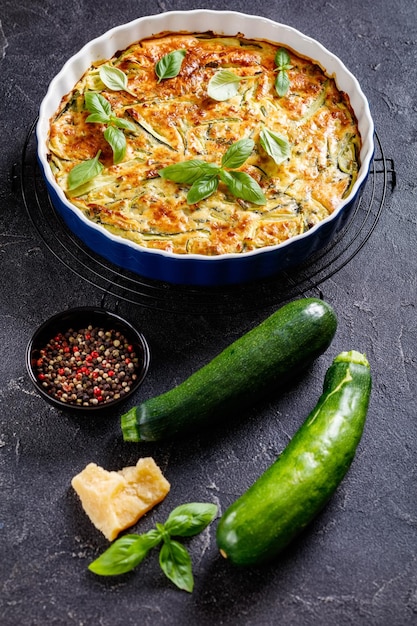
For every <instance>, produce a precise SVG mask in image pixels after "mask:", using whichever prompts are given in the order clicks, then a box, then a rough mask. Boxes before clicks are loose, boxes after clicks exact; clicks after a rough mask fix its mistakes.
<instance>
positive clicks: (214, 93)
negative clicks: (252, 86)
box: [207, 70, 242, 102]
mask: <svg viewBox="0 0 417 626" xmlns="http://www.w3.org/2000/svg"><path fill="white" fill-rule="evenodd" d="M241 80H242V79H241V77H240V76H238V75H237V74H235V73H234V72H231V71H230V70H219V71H218V72H216V73H215V74H214V76H212V77H211V78H210V80H209V82H208V85H207V93H208V95H209V97H210V98H213V100H218V101H219V102H222V101H224V100H229V98H233V96H235V95H236V94H237V92H238V89H239V83H240V81H241Z"/></svg>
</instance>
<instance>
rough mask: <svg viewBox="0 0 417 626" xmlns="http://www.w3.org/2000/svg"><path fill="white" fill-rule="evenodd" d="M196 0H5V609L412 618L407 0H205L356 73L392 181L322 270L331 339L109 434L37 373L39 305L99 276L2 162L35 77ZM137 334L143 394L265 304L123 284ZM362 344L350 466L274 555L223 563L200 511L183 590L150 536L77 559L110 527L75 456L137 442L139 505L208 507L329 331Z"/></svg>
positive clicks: (1, 331) (267, 621)
mask: <svg viewBox="0 0 417 626" xmlns="http://www.w3.org/2000/svg"><path fill="white" fill-rule="evenodd" d="M200 6H201V4H200V3H199V2H193V1H192V0H189V1H187V2H184V1H182V2H174V1H173V2H168V1H167V2H150V1H147V2H134V1H131V0H125V2H123V3H114V2H108V1H107V0H102V1H101V2H100V3H99V2H87V1H86V0H78V1H75V2H73V3H67V2H61V3H59V2H58V3H57V2H56V1H54V2H52V1H51V0H42V1H39V0H35V1H32V0H31V1H29V0H22V1H21V2H18V3H17V2H11V1H9V0H3V2H2V5H1V7H2V8H1V11H0V20H1V24H0V26H1V29H0V76H1V80H0V108H1V126H2V146H1V150H0V224H1V226H0V259H1V275H0V281H1V282H0V284H1V300H0V351H1V359H0V406H1V411H0V623H1V624H2V626H27V625H34V626H35V625H36V626H38V625H39V626H44V625H50V624H51V625H52V624H53V625H61V624H62V625H66V624H68V625H74V626H82V625H100V626H115V625H119V624H120V625H124V626H127V625H133V624H156V625H159V624H175V625H176V624H199V625H200V626H204V625H208V624H225V625H226V624H227V625H229V624H230V625H234V624H239V625H244V626H249V625H250V626H252V625H253V626H258V625H259V626H269V625H271V624H285V625H297V626H307V625H313V624H314V625H315V624H320V625H325V626H327V625H334V624H336V625H338V626H343V625H345V624H366V625H368V624H369V625H378V626H385V625H386V626H403V625H406V624H411V623H416V622H417V576H416V564H417V563H416V559H417V555H416V530H417V510H416V478H417V477H416V452H417V451H416V448H417V425H416V424H417V415H416V391H417V389H416V342H417V329H416V308H415V305H416V266H417V263H416V243H417V236H416V222H417V218H416V165H417V159H416V154H415V153H416V141H417V124H416V102H417V98H416V95H417V94H416V82H417V81H416V79H417V73H416V61H417V47H416V44H417V3H416V1H415V0H394V1H391V2H389V1H388V0H383V1H381V2H375V1H373V0H350V1H349V2H344V1H342V0H331V1H330V0H329V1H325V0H310V2H306V3H304V2H302V1H301V0H291V1H289V0H283V1H282V2H278V1H271V2H268V3H261V2H256V1H255V2H248V1H246V2H245V1H244V0H240V1H239V0H237V1H236V2H234V3H227V2H215V1H214V2H211V3H210V8H213V9H216V8H217V9H225V8H228V9H234V10H238V11H243V12H249V13H256V14H261V15H264V16H266V17H269V18H272V19H274V20H276V21H280V22H283V23H287V24H289V25H291V26H294V27H296V28H298V29H299V30H301V31H303V32H304V33H306V34H307V35H310V36H312V37H314V38H315V39H318V40H319V41H320V42H321V43H323V44H324V45H325V46H326V47H327V48H329V49H330V50H331V51H332V52H334V53H335V54H336V55H338V56H340V57H341V59H342V60H343V61H344V63H345V64H346V65H347V66H348V67H349V69H350V70H351V71H352V72H353V73H354V74H355V75H356V76H357V78H358V79H359V81H360V83H361V85H362V88H363V89H364V91H365V93H366V95H367V97H368V99H369V101H370V105H371V109H372V113H373V116H374V119H375V124H376V129H377V131H378V135H379V137H380V139H381V141H382V144H383V148H384V150H385V154H386V156H388V157H391V158H393V159H394V162H395V169H396V172H397V177H398V182H397V187H396V189H395V191H394V192H393V193H392V194H391V193H389V194H388V196H387V200H386V203H385V208H384V211H383V213H382V216H381V219H380V221H379V222H378V225H377V228H376V230H375V232H374V233H373V235H372V237H371V239H370V240H369V242H368V243H367V245H366V246H365V248H364V249H363V250H362V251H361V252H360V253H359V254H358V255H357V256H356V257H355V258H354V259H353V260H352V261H351V262H350V263H349V264H348V265H347V266H346V267H345V268H343V269H342V270H340V271H339V272H338V273H337V274H335V275H334V276H333V277H332V278H330V279H328V280H327V281H326V282H325V283H324V284H323V285H322V291H323V295H324V297H325V299H326V300H327V301H329V302H330V303H331V304H332V305H333V306H334V308H335V310H336V312H337V315H338V318H339V328H338V331H337V334H336V337H335V340H334V342H333V344H332V346H331V348H330V349H329V351H328V352H327V353H326V355H324V356H323V357H321V358H320V359H319V360H318V361H317V362H316V363H315V364H314V366H312V367H311V368H310V369H309V371H308V372H307V373H306V374H305V376H303V377H301V379H300V380H298V381H297V382H295V383H294V384H293V385H292V386H291V387H290V388H289V389H288V390H287V391H286V393H285V394H280V395H278V396H277V397H274V398H271V399H269V400H268V401H266V402H264V403H262V404H260V405H259V404H258V405H253V406H249V407H247V410H246V411H245V412H244V414H242V420H241V422H240V423H239V424H236V423H234V424H228V425H227V424H224V425H222V426H220V427H217V428H214V429H213V430H212V432H211V433H204V434H199V435H198V436H196V437H194V438H192V439H191V440H190V439H185V440H183V441H179V442H175V443H171V442H170V443H168V444H166V443H164V444H155V445H151V444H146V445H143V446H141V447H139V446H138V447H137V446H135V445H131V444H130V445H127V444H124V443H123V442H122V441H121V438H120V434H119V429H118V420H117V419H113V420H107V421H100V422H95V423H93V422H89V421H87V420H82V419H75V418H72V417H69V416H68V415H65V414H62V413H60V412H59V411H57V410H56V409H54V408H52V407H50V406H49V405H47V404H46V403H45V402H44V401H43V400H42V399H41V398H40V397H39V396H38V395H37V394H36V393H35V391H34V389H33V388H32V386H31V383H30V380H29V379H28V376H27V374H26V371H25V365H24V352H25V347H26V344H27V342H28V340H29V338H30V336H31V333H32V332H33V331H34V330H35V329H36V327H37V326H38V325H39V324H40V323H41V322H43V321H44V320H45V319H46V318H47V317H49V316H50V315H52V314H53V313H55V312H57V311H59V310H62V309H65V308H68V307H70V306H75V305H81V304H97V303H98V302H99V301H100V298H101V292H100V290H99V289H96V288H95V287H92V286H91V285H88V284H87V283H86V282H85V281H83V280H81V279H80V278H78V277H77V276H76V275H75V274H74V273H73V272H71V271H70V270H68V269H66V268H65V267H64V266H63V265H62V264H61V263H59V262H58V261H57V260H56V259H55V258H54V257H53V255H51V254H50V252H49V251H48V250H47V249H46V248H45V246H44V245H43V242H42V241H41V239H40V238H39V236H38V234H37V233H36V232H35V231H34V229H33V227H32V226H31V224H30V221H29V219H28V217H27V214H26V212H25V209H24V205H23V202H22V198H21V196H20V194H19V192H18V191H16V190H15V191H13V190H12V174H11V172H12V166H13V164H14V163H15V162H19V161H20V157H21V153H22V147H23V144H24V140H25V138H26V136H27V133H28V130H29V128H30V125H31V123H32V122H33V120H34V119H35V118H36V116H37V112H38V107H39V104H40V102H41V100H42V98H43V97H44V95H45V92H46V89H47V86H48V83H49V80H50V79H51V77H52V76H53V75H54V74H55V73H56V72H57V71H58V70H59V69H60V68H61V66H62V65H63V63H64V61H65V60H66V59H67V58H68V57H69V56H71V55H72V54H73V53H75V52H76V51H77V50H78V49H79V48H80V47H81V46H82V45H83V44H84V43H86V42H87V41H88V40H89V39H91V38H93V37H95V36H98V35H100V34H102V33H103V32H104V31H106V30H108V29H109V28H110V27H112V26H115V25H117V24H121V23H124V22H127V21H130V20H131V19H134V18H136V17H139V16H141V15H145V14H152V13H159V12H162V11H165V10H171V9H190V8H200ZM120 312H121V313H123V314H125V315H126V316H128V317H129V318H130V319H131V320H132V321H134V322H135V323H136V324H137V325H138V326H139V327H140V328H141V329H142V331H143V332H144V333H145V334H146V336H147V338H148V340H149V343H150V346H151V351H152V363H151V368H150V372H149V375H148V377H147V379H146V381H145V383H144V385H143V387H142V388H141V391H140V394H138V399H139V396H140V397H149V396H151V395H154V394H156V393H160V392H162V391H164V390H166V389H168V388H169V387H170V386H172V385H173V384H175V383H178V382H180V381H181V380H183V379H184V378H185V376H186V375H188V374H190V373H191V372H192V371H193V370H194V369H196V368H197V367H199V366H200V365H202V364H203V363H205V362H206V361H207V360H209V359H210V358H211V357H212V356H214V355H215V354H217V353H218V352H219V351H220V349H222V348H223V347H224V346H226V345H227V344H228V343H230V342H231V341H232V340H234V339H236V338H237V337H238V336H240V335H241V334H242V333H243V332H245V331H246V330H248V329H249V328H250V327H252V326H253V325H254V324H256V323H257V322H258V321H260V320H261V319H263V318H264V317H265V316H266V315H267V314H268V313H269V312H270V310H264V309H260V310H255V311H251V312H246V313H245V312H244V311H233V310H231V311H230V314H229V315H223V316H212V315H210V314H209V313H207V314H206V313H202V314H199V315H194V316H189V315H187V314H186V313H185V312H182V311H172V312H168V313H167V312H158V311H150V310H149V309H147V308H144V307H141V306H134V305H129V304H127V303H122V304H121V307H120ZM351 348H356V349H359V350H362V351H365V352H366V353H367V355H368V357H369V360H370V362H371V365H372V369H373V376H374V387H373V395H372V402H371V406H370V410H369V416H368V421H367V425H366V429H365V433H364V436H363V439H362V441H361V444H360V446H359V450H358V454H357V456H356V459H355V461H354V463H353V466H352V468H351V470H350V472H349V473H348V475H347V477H346V479H345V480H344V481H343V483H342V484H341V486H340V488H339V489H338V491H337V492H336V494H335V496H334V497H333V499H332V500H331V502H330V503H329V505H328V506H327V507H326V509H325V510H324V511H323V513H322V514H321V515H320V516H319V517H318V518H317V519H316V521H315V522H314V523H313V524H312V525H311V527H310V528H309V529H308V530H307V531H306V532H305V533H304V534H303V535H302V536H301V537H300V539H299V540H298V541H296V542H295V543H294V544H293V546H292V547H291V548H290V549H289V550H288V551H287V552H286V553H285V555H283V556H282V557H281V558H280V559H278V560H277V561H276V562H275V563H273V564H271V565H269V566H267V567H264V568H253V569H249V570H238V569H233V568H232V567H231V566H230V565H229V564H228V563H226V562H224V561H223V560H222V559H221V558H220V557H219V556H218V553H217V550H216V546H215V541H214V531H215V523H214V524H213V525H212V526H211V527H210V529H209V530H207V531H206V532H204V533H203V534H202V535H201V536H199V537H197V538H194V539H193V540H192V541H190V542H189V548H190V550H191V553H192V558H193V566H194V574H195V580H196V584H195V590H194V593H193V594H192V595H189V594H186V593H185V592H180V591H178V590H177V589H176V588H174V587H173V586H172V585H171V584H170V583H169V582H168V581H167V580H166V579H165V578H164V577H163V575H162V573H161V572H160V571H159V568H158V565H157V559H156V555H152V556H151V557H149V558H148V559H147V560H146V562H144V563H143V564H142V565H141V567H140V568H139V569H138V570H137V571H136V572H134V573H132V574H129V575H127V576H126V577H123V578H120V579H113V580H110V579H109V580H106V579H99V578H96V577H94V576H93V575H92V574H90V573H89V572H88V571H87V564H88V563H89V562H90V561H91V560H92V558H93V557H94V556H95V555H97V554H99V553H100V552H101V551H102V550H103V549H104V548H105V546H106V545H107V543H106V541H105V540H104V538H103V537H102V536H101V535H100V533H98V532H96V531H95V529H94V528H93V527H92V526H91V524H90V523H89V522H88V520H87V519H86V517H85V515H84V514H83V513H82V511H81V510H80V507H79V504H78V502H77V499H76V497H75V495H74V493H73V492H72V490H71V487H70V480H71V477H72V476H73V475H74V474H75V473H77V472H78V471H79V470H80V469H82V468H83V467H84V466H85V464H86V463H88V462H89V461H96V462H97V463H99V464H101V465H103V466H104V467H107V468H109V469H118V468H120V467H121V466H123V465H125V464H127V463H134V462H135V461H136V459H137V458H138V456H144V455H148V454H149V455H152V456H153V457H154V458H155V459H156V460H157V462H158V463H159V464H160V465H161V467H162V469H163V471H164V473H165V475H166V476H167V478H168V480H170V482H171V483H172V490H171V492H170V494H169V496H168V498H167V499H166V500H165V501H164V502H163V503H162V504H161V505H160V506H159V507H158V509H157V510H156V511H154V512H152V513H151V514H150V515H149V516H147V518H146V519H144V520H143V521H142V523H141V524H139V525H138V527H137V530H138V531H141V530H147V529H148V528H150V527H151V525H153V523H154V522H155V521H163V520H164V519H165V518H166V516H167V514H168V512H169V511H170V510H171V509H172V508H173V507H174V506H176V505H178V504H180V503H182V502H186V501H199V500H200V501H212V502H215V503H217V504H218V505H219V507H220V509H221V510H223V509H224V508H225V506H227V505H228V504H229V503H230V502H231V501H232V500H233V499H234V498H235V497H236V496H237V495H238V494H239V493H241V492H242V491H243V490H244V489H245V488H246V487H247V486H249V484H250V483H251V482H252V481H253V480H254V479H255V478H256V477H257V476H258V475H259V474H260V473H261V472H262V471H263V470H264V469H265V468H266V467H267V466H269V465H270V464H271V463H272V462H273V460H274V459H275V457H276V455H277V454H278V453H279V452H280V450H281V449H282V448H283V447H284V446H285V444H286V443H287V442H288V440H289V438H290V437H291V435H292V434H293V433H294V432H295V430H296V429H297V428H298V426H299V425H300V424H301V422H302V421H303V419H304V418H305V417H306V415H307V414H308V412H309V411H310V409H311V408H312V406H314V404H315V402H316V399H317V397H318V395H319V394H320V390H321V385H322V380H323V376H324V372H325V370H326V369H327V367H328V365H329V363H330V361H331V359H332V358H333V356H335V355H336V354H337V353H338V352H339V351H341V350H344V349H351Z"/></svg>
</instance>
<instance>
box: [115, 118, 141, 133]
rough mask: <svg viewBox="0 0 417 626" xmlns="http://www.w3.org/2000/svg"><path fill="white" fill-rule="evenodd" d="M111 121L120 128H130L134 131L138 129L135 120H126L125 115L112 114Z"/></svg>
mask: <svg viewBox="0 0 417 626" xmlns="http://www.w3.org/2000/svg"><path fill="white" fill-rule="evenodd" d="M110 122H111V123H112V124H114V125H115V126H117V127H118V128H123V130H130V131H132V132H134V131H135V130H136V126H135V124H134V123H133V122H130V121H129V120H126V119H125V118H124V117H117V116H116V115H111V116H110Z"/></svg>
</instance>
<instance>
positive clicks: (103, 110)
mask: <svg viewBox="0 0 417 626" xmlns="http://www.w3.org/2000/svg"><path fill="white" fill-rule="evenodd" d="M84 103H85V108H86V109H87V111H89V112H90V115H89V116H88V117H87V119H86V122H91V123H96V124H105V125H106V126H107V128H106V129H105V131H104V138H105V139H106V141H107V142H108V143H109V144H110V147H111V149H112V150H113V163H115V164H117V163H120V162H121V161H123V159H124V157H125V155H126V137H125V135H124V132H123V131H124V130H130V131H135V130H136V127H135V125H134V124H133V123H132V122H129V120H126V119H125V118H123V117H117V115H114V113H113V111H112V108H111V105H110V102H109V101H108V100H106V98H105V97H104V96H102V95H101V94H100V93H98V92H96V91H86V92H85V94H84Z"/></svg>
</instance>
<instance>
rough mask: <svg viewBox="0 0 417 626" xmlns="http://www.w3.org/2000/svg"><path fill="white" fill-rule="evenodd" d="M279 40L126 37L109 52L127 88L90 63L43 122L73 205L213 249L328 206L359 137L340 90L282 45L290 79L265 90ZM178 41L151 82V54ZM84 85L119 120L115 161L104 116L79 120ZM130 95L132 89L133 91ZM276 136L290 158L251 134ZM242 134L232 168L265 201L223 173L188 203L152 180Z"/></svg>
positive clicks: (321, 214) (345, 184)
mask: <svg viewBox="0 0 417 626" xmlns="http://www.w3.org/2000/svg"><path fill="white" fill-rule="evenodd" d="M279 47H280V46H279V45H275V44H272V43H270V42H266V41H249V40H245V39H244V38H243V37H240V36H239V37H216V36H214V35H212V36H210V35H208V34H207V35H205V36H200V35H187V34H185V35H177V34H171V35H166V36H163V37H156V38H154V39H147V40H143V41H141V42H138V43H137V44H134V45H132V46H130V47H129V48H128V49H126V50H125V51H122V52H120V53H118V54H117V55H116V56H115V57H114V58H113V59H111V60H109V61H106V63H107V64H111V65H114V66H115V67H118V68H119V69H121V70H122V71H123V72H124V73H125V74H126V75H127V77H128V88H129V93H128V92H127V91H112V90H110V89H108V88H106V87H105V85H104V84H103V83H102V82H101V80H100V78H99V73H98V67H97V66H93V67H91V68H90V69H89V70H88V71H87V72H86V73H85V75H84V76H83V77H82V78H81V80H80V81H79V83H78V84H77V85H76V86H75V87H74V90H73V91H72V92H71V94H68V95H67V96H66V97H65V98H64V99H63V101H62V103H61V106H60V109H59V111H58V112H57V114H56V116H55V117H54V119H52V120H51V127H50V136H49V145H48V147H49V151H50V162H51V167H52V169H53V171H54V174H55V177H56V180H57V182H58V184H59V185H60V186H61V187H62V188H63V190H64V191H65V192H66V193H67V194H68V197H69V198H70V200H71V201H72V203H73V204H74V205H76V206H77V207H78V208H79V209H80V210H81V211H83V212H84V214H85V215H87V216H88V217H89V218H91V219H92V220H94V221H96V222H100V223H101V224H102V225H103V226H105V227H106V228H107V229H108V230H109V231H110V232H112V233H115V234H117V235H120V236H122V237H125V238H127V239H129V240H131V241H135V242H137V243H138V244H140V245H142V246H145V247H149V248H158V249H162V250H167V251H172V252H176V253H180V254H187V253H196V254H204V255H218V254H223V253H229V252H239V253H240V252H244V251H248V250H254V249H257V248H261V247H264V246H270V245H275V244H277V243H281V242H282V241H285V240H287V239H288V238H289V237H293V236H295V235H297V234H300V233H303V232H305V231H306V230H308V229H309V228H311V226H313V225H314V224H316V223H318V222H320V221H322V220H323V219H325V218H326V217H327V216H329V215H330V214H331V213H332V212H333V211H334V210H335V209H336V208H337V206H338V205H339V204H340V202H341V200H342V199H343V197H345V196H346V194H347V193H348V192H349V189H350V188H351V186H352V184H353V182H354V180H355V178H356V175H357V170H358V166H359V165H358V155H359V150H360V136H359V132H358V128H357V122H356V120H355V118H354V115H353V112H352V109H351V106H350V103H349V100H348V98H347V96H346V94H344V93H343V92H341V91H339V90H338V89H337V87H336V84H335V82H334V80H333V79H332V78H330V77H327V76H326V75H325V74H324V73H323V71H322V70H321V69H320V67H319V66H318V65H317V64H315V63H313V62H312V61H311V60H309V59H303V58H301V57H299V56H298V55H296V54H295V53H294V52H292V51H289V52H290V56H291V65H292V68H291V69H290V70H289V71H288V74H289V79H290V88H289V90H288V92H287V94H286V95H285V96H284V97H279V96H278V95H277V93H276V91H275V88H274V82H275V78H276V66H275V62H274V59H275V54H276V51H277V49H278V48H279ZM180 48H184V49H186V51H187V52H186V55H185V58H184V61H183V64H182V67H181V71H180V73H179V74H178V76H176V77H175V78H171V79H166V80H161V81H159V80H158V77H157V75H156V73H155V64H156V62H157V61H158V60H159V59H160V58H161V57H162V56H163V55H164V54H167V53H168V52H172V51H173V50H178V49H180ZM224 68H227V69H231V70H232V71H233V72H234V73H235V74H237V75H238V76H240V77H243V78H244V80H241V81H240V83H239V90H238V93H237V95H236V96H234V97H232V98H230V99H229V100H226V101H224V102H218V101H216V100H213V99H211V98H210V97H209V96H208V94H207V84H208V81H209V80H210V78H211V77H212V76H213V75H214V73H215V72H216V71H218V70H219V69H224ZM85 90H93V91H99V92H100V93H101V95H102V96H104V97H105V98H106V99H107V100H108V102H109V103H110V105H111V107H112V111H113V114H115V115H117V116H119V117H123V118H125V119H128V120H129V121H130V122H133V123H134V125H135V131H134V132H131V131H125V135H126V139H127V151H126V156H125V158H124V160H123V161H122V162H121V163H119V164H118V165H114V164H113V160H112V158H113V155H112V150H111V148H110V146H109V144H108V143H107V142H106V141H105V139H104V136H103V130H104V129H105V126H104V125H102V124H97V123H88V122H86V118H87V117H88V115H89V112H88V111H86V110H85V108H84V97H83V93H84V91H85ZM132 93H133V94H135V95H132ZM265 127H268V129H270V130H272V131H274V132H277V133H280V134H282V135H284V136H285V137H286V138H287V139H288V142H289V143H290V146H291V154H290V157H289V159H287V160H286V161H284V162H283V163H281V164H280V165H277V164H276V163H275V162H274V160H273V159H272V158H271V157H270V156H268V154H267V153H266V152H265V150H264V149H263V148H262V147H261V146H260V144H259V133H260V131H261V129H262V128H265ZM244 137H251V138H252V139H253V140H254V141H255V149H254V151H253V154H252V155H251V157H250V158H249V159H248V160H247V161H246V162H245V163H244V165H243V166H242V167H241V168H239V169H240V170H241V171H244V172H246V173H248V174H250V175H251V176H252V177H253V178H254V179H255V180H256V181H257V182H258V183H259V185H260V186H261V188H262V191H263V193H264V194H265V196H266V204H265V205H262V206H259V205H252V204H250V203H248V202H245V201H241V200H238V199H237V198H236V197H234V196H233V195H232V194H231V193H230V191H229V190H228V189H227V187H226V186H225V185H224V184H223V183H220V184H219V187H218V189H217V191H216V192H215V193H214V194H213V195H212V196H210V197H208V198H207V199H205V200H202V201H200V202H198V203H197V204H195V205H189V204H187V201H186V195H187V192H188V189H189V186H187V185H185V184H177V183H174V182H171V181H169V180H165V179H163V178H161V177H160V176H159V174H158V172H159V171H160V170H161V169H162V168H163V167H166V166H168V165H170V164H173V163H179V162H182V161H185V160H189V159H193V158H198V159H203V160H205V161H210V162H214V163H216V164H220V161H221V157H222V155H223V154H224V153H225V152H226V150H227V148H228V147H229V146H230V145H231V144H232V143H234V142H236V141H238V140H239V139H242V138H244ZM98 150H101V155H100V161H101V163H102V164H103V165H104V169H103V171H102V173H101V174H100V175H99V176H97V177H96V178H95V179H94V180H92V181H91V182H90V183H87V184H86V185H84V186H83V188H82V189H81V190H76V194H74V193H73V192H72V193H71V192H68V189H67V186H68V183H67V178H68V174H69V172H70V171H71V169H72V168H73V167H74V166H75V165H77V164H79V163H80V162H82V161H84V160H86V159H91V158H93V157H94V156H95V155H96V154H97V151H98Z"/></svg>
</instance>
